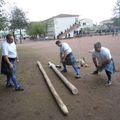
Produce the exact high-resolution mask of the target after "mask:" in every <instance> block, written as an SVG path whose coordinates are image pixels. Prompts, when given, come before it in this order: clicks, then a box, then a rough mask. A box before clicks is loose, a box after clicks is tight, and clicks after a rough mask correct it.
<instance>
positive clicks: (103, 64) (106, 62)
mask: <svg viewBox="0 0 120 120" xmlns="http://www.w3.org/2000/svg"><path fill="white" fill-rule="evenodd" d="M110 61H111V60H110V59H107V60H106V61H104V62H103V63H102V67H103V66H105V65H107V64H109V63H110Z"/></svg>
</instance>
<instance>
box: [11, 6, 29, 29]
mask: <svg viewBox="0 0 120 120" xmlns="http://www.w3.org/2000/svg"><path fill="white" fill-rule="evenodd" d="M10 24H11V25H10V29H11V30H15V29H24V28H25V27H26V26H27V18H26V14H25V12H24V11H23V10H21V9H19V8H18V7H14V9H13V10H12V11H11V18H10Z"/></svg>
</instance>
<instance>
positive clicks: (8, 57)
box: [1, 34, 24, 91]
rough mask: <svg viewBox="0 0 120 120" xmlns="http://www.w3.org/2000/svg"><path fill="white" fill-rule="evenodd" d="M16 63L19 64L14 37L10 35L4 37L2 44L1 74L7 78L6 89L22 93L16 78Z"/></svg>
mask: <svg viewBox="0 0 120 120" xmlns="http://www.w3.org/2000/svg"><path fill="white" fill-rule="evenodd" d="M16 62H19V59H18V56H17V50H16V45H15V43H14V37H13V35H11V34H8V35H7V36H6V41H5V42H4V43H3V44H2V62H1V74H5V75H6V77H7V83H6V87H7V88H9V87H15V90H16V91H23V90H24V89H23V88H21V86H20V84H19V83H18V82H17V78H16Z"/></svg>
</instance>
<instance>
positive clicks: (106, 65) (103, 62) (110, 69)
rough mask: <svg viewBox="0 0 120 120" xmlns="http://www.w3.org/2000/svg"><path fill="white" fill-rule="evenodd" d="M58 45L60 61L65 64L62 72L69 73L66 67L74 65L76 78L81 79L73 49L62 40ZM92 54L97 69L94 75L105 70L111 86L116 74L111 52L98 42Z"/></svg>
mask: <svg viewBox="0 0 120 120" xmlns="http://www.w3.org/2000/svg"><path fill="white" fill-rule="evenodd" d="M56 44H57V45H58V46H59V47H60V61H61V62H62V64H63V70H62V71H61V72H67V68H66V65H72V67H73V68H74V70H75V73H76V76H75V78H77V79H78V78H80V70H79V68H78V65H77V62H76V58H75V56H74V54H73V52H72V49H71V47H70V46H69V45H68V44H67V43H62V42H61V41H60V40H58V41H56ZM91 53H92V59H93V63H94V65H95V67H96V70H95V71H94V72H93V73H92V74H98V73H99V72H101V71H103V70H105V72H106V75H107V77H108V80H107V82H106V84H107V85H111V84H112V75H113V73H114V72H115V65H114V61H113V58H112V55H111V53H110V50H109V49H108V48H105V47H102V45H101V43H100V42H96V43H95V44H94V49H93V50H92V51H91Z"/></svg>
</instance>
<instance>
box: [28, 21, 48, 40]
mask: <svg viewBox="0 0 120 120" xmlns="http://www.w3.org/2000/svg"><path fill="white" fill-rule="evenodd" d="M27 33H28V34H29V35H30V36H32V37H35V38H36V37H37V36H39V37H40V36H41V35H43V36H44V37H45V36H46V34H47V24H46V23H43V22H31V23H30V24H29V27H28V29H27Z"/></svg>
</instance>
